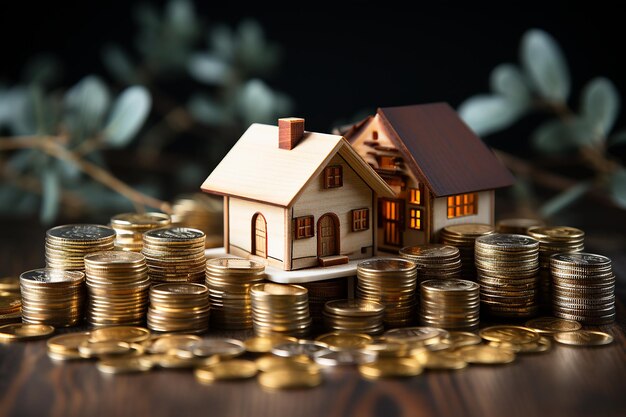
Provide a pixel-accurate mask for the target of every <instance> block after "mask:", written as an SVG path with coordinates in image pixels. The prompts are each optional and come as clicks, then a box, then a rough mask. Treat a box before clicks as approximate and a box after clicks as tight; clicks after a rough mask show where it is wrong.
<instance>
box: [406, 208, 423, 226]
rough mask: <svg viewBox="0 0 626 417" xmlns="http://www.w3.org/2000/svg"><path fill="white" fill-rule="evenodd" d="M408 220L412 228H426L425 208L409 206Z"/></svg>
mask: <svg viewBox="0 0 626 417" xmlns="http://www.w3.org/2000/svg"><path fill="white" fill-rule="evenodd" d="M408 220H409V221H408V224H407V227H408V228H409V229H410V230H420V231H421V230H424V209H423V208H421V207H409V219H408ZM413 221H415V223H414V222H413Z"/></svg>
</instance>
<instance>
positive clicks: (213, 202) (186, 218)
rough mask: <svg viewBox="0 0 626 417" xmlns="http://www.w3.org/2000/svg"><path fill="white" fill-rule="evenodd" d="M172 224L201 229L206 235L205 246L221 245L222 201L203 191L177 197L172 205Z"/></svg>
mask: <svg viewBox="0 0 626 417" xmlns="http://www.w3.org/2000/svg"><path fill="white" fill-rule="evenodd" d="M172 212H173V213H172V224H175V225H176V226H181V227H192V228H194V229H199V230H202V231H203V232H204V233H205V235H206V241H205V244H206V247H207V248H217V247H221V246H222V245H223V240H224V235H223V224H224V216H223V202H222V199H221V198H216V197H212V196H209V195H206V194H204V193H196V194H191V195H185V196H182V197H180V198H177V199H176V200H175V201H174V204H173V205H172Z"/></svg>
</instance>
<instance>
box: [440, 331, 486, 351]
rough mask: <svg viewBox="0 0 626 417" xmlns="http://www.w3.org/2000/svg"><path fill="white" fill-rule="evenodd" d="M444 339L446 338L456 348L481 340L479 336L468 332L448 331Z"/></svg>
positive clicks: (476, 343) (475, 343) (478, 342)
mask: <svg viewBox="0 0 626 417" xmlns="http://www.w3.org/2000/svg"><path fill="white" fill-rule="evenodd" d="M446 340H448V341H449V342H450V343H451V344H452V346H454V347H457V348H459V347H463V346H471V345H478V344H480V343H481V342H482V341H483V340H482V338H481V337H480V336H478V335H477V334H475V333H470V332H450V333H449V334H448V338H447V339H446Z"/></svg>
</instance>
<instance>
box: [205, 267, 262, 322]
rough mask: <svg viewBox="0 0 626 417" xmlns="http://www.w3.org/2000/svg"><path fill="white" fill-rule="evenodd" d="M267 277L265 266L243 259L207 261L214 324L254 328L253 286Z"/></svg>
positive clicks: (207, 284) (207, 279) (207, 283)
mask: <svg viewBox="0 0 626 417" xmlns="http://www.w3.org/2000/svg"><path fill="white" fill-rule="evenodd" d="M264 278H265V266H264V265H263V264H261V263H259V262H255V261H251V260H248V259H240V258H215V259H209V260H208V261H207V262H206V286H207V288H208V289H209V299H210V300H211V309H212V311H211V323H212V325H213V326H214V327H216V328H221V329H250V328H252V302H251V298H250V288H251V287H252V286H253V285H254V284H258V283H260V282H261V281H263V280H264Z"/></svg>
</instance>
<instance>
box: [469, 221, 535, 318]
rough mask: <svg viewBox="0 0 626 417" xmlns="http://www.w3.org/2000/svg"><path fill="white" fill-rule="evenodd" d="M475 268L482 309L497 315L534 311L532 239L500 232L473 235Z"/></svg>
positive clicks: (517, 314)
mask: <svg viewBox="0 0 626 417" xmlns="http://www.w3.org/2000/svg"><path fill="white" fill-rule="evenodd" d="M476 269H477V271H478V283H479V284H480V301H481V304H482V307H483V308H484V311H485V312H487V313H489V314H492V315H494V316H501V317H528V316H532V315H535V314H536V313H537V311H538V309H539V305H538V288H537V284H538V280H539V277H538V273H539V242H537V241H536V240H535V239H533V238H531V237H528V236H524V235H511V234H502V233H494V234H490V235H486V236H481V237H479V238H477V239H476Z"/></svg>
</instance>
